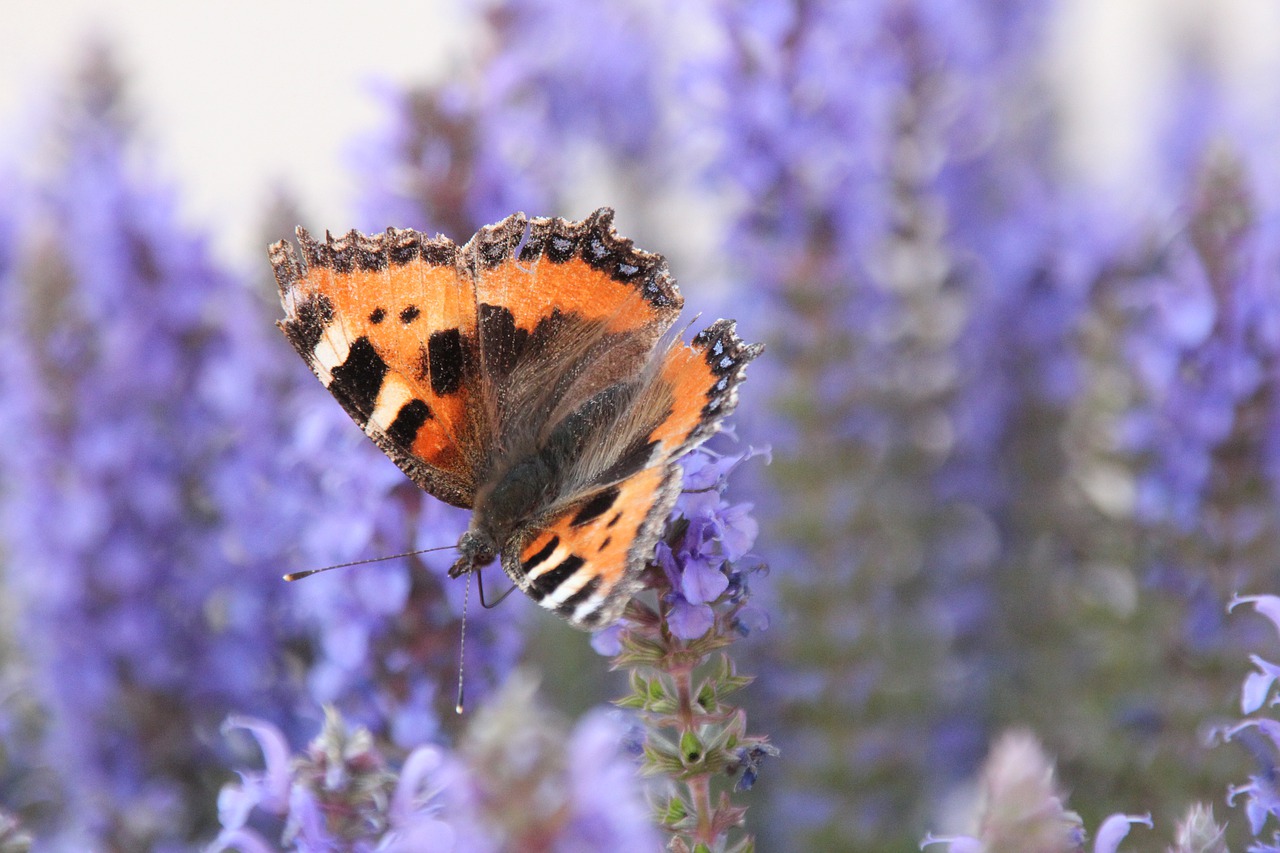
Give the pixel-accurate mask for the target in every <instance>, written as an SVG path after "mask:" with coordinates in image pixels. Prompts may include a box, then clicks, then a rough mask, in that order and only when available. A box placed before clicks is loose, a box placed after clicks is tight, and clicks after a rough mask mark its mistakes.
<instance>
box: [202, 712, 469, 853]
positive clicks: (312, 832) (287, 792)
mask: <svg viewBox="0 0 1280 853" xmlns="http://www.w3.org/2000/svg"><path fill="white" fill-rule="evenodd" d="M226 728H227V730H228V731H230V730H234V729H245V730H247V731H249V732H250V733H251V734H252V735H253V736H254V737H255V738H256V739H257V741H258V744H259V746H260V747H261V749H262V753H263V756H264V758H265V763H266V767H265V769H264V770H263V771H262V772H260V773H255V772H242V773H241V774H240V782H239V783H238V784H237V783H232V784H229V785H227V786H225V787H224V788H223V789H222V793H221V794H220V795H219V797H218V813H219V817H220V820H221V823H222V827H223V829H222V832H221V833H220V834H219V836H218V838H217V840H215V841H214V843H213V844H212V845H211V846H210V847H209V848H208V851H209V853H218V851H223V850H231V849H236V850H240V851H243V853H258V851H260V850H273V849H275V848H274V847H273V846H272V845H271V843H270V842H269V841H268V840H267V838H266V836H265V835H264V834H263V832H261V831H259V830H258V829H256V828H253V827H252V826H250V822H251V819H252V818H253V817H254V814H255V812H258V813H261V814H262V815H264V816H273V817H274V818H276V819H277V820H276V821H275V822H276V823H277V824H282V828H280V829H279V835H280V841H281V843H283V844H285V845H287V847H288V849H292V850H298V851H308V853H309V852H310V851H315V853H319V852H320V851H329V850H351V851H370V853H371V851H373V850H375V849H377V850H379V851H398V852H399V853H409V851H414V853H417V851H421V853H435V851H441V853H447V851H452V850H454V849H456V848H455V844H454V841H455V835H454V830H453V828H452V827H451V826H450V825H449V824H448V823H446V822H445V821H443V820H441V819H440V818H439V817H438V816H437V812H438V810H439V808H438V804H437V803H435V802H434V800H435V796H436V794H437V793H439V791H440V790H441V787H442V785H443V782H442V780H443V779H445V778H447V777H448V776H449V774H450V772H451V771H450V770H447V769H445V764H446V758H445V756H444V755H443V754H442V753H441V752H440V751H439V750H437V749H435V748H434V747H430V746H422V747H419V748H417V749H416V750H414V751H413V752H412V753H410V754H409V756H408V757H407V758H406V759H405V761H404V765H403V767H402V768H401V770H400V773H399V774H398V776H397V774H396V773H395V772H393V771H392V770H390V769H389V768H388V767H387V766H386V763H385V761H384V760H383V757H382V755H381V754H380V753H379V751H378V750H377V748H376V747H375V746H374V742H373V738H372V736H371V735H370V734H369V732H368V731H367V730H365V729H355V730H354V731H348V730H347V728H346V724H345V723H344V722H343V721H342V718H341V717H340V716H339V715H338V714H337V712H336V711H333V710H332V709H329V710H328V711H326V714H325V723H324V728H323V730H322V731H321V733H320V734H319V736H317V737H316V739H315V740H313V741H312V742H311V745H310V746H309V747H308V748H307V750H306V752H305V753H304V754H303V755H301V756H300V757H298V758H297V759H291V758H290V757H289V747H288V744H287V743H286V741H285V738H284V735H283V734H281V732H280V730H279V729H277V728H276V727H275V726H273V725H271V724H270V723H266V722H263V721H261V720H254V719H250V718H239V717H233V718H230V719H229V720H228V721H227V726H226Z"/></svg>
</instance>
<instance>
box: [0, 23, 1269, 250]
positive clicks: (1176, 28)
mask: <svg viewBox="0 0 1280 853" xmlns="http://www.w3.org/2000/svg"><path fill="white" fill-rule="evenodd" d="M461 2H462V0H415V1H414V2H410V0H393V2H373V0H368V1H367V2H362V3H360V4H337V3H324V2H309V3H308V2H302V0H221V1H220V2H217V3H209V4H204V3H175V2H158V0H146V2H126V0H40V2H29V1H28V0H0V15H3V17H4V19H5V22H6V28H5V30H6V31H5V33H4V36H3V41H2V42H0V134H3V133H5V132H6V128H14V127H17V126H19V125H20V124H21V122H22V121H23V119H24V117H25V116H27V115H29V110H30V108H31V106H32V104H31V100H32V97H33V94H34V95H38V94H39V93H40V92H41V91H43V90H42V88H41V87H42V86H46V85H47V84H48V83H49V82H50V81H57V80H60V79H64V78H65V74H66V72H67V70H68V69H69V68H70V67H71V66H72V64H73V63H74V61H75V59H76V58H77V56H78V54H79V47H80V45H81V44H83V42H84V41H85V40H86V39H87V38H88V37H89V36H90V35H92V34H95V33H99V34H103V35H106V36H107V37H109V38H110V39H111V41H112V42H113V43H114V44H115V45H117V47H118V51H117V53H118V56H119V58H120V59H121V60H122V62H123V64H124V66H125V68H126V70H127V71H128V72H129V74H130V82H131V92H132V94H133V99H134V104H135V106H136V108H137V111H138V113H139V114H140V115H141V118H142V119H143V128H144V133H145V135H146V137H147V138H148V139H149V140H150V141H151V143H152V144H153V148H154V150H155V151H156V152H157V154H158V156H159V160H160V171H161V173H162V174H164V175H166V176H168V177H171V178H172V179H173V180H174V181H176V183H177V184H178V186H179V188H180V190H181V196H182V199H183V204H184V208H183V213H184V216H185V217H186V218H187V219H188V220H189V221H190V223H191V224H192V225H194V226H195V227H197V228H199V229H200V230H201V231H203V232H207V233H212V234H214V235H215V237H214V240H215V247H216V248H217V250H218V251H219V252H220V253H221V254H222V255H223V257H224V258H226V259H229V260H232V261H233V262H235V263H236V264H238V265H244V264H247V263H250V262H251V259H254V258H256V257H257V255H258V252H260V250H261V247H260V246H258V245H257V242H258V235H257V234H256V228H258V227H259V226H260V225H261V221H260V218H261V216H262V211H263V209H264V205H265V203H266V201H267V200H268V199H269V198H270V197H271V195H272V191H273V189H274V188H275V187H277V186H279V185H281V184H283V185H285V186H287V187H289V188H290V189H291V190H292V191H293V192H294V194H295V195H296V196H297V198H298V199H299V201H300V202H301V203H302V205H303V209H304V210H306V211H307V213H308V216H309V217H311V218H313V219H314V221H316V222H326V223H327V222H332V223H335V225H334V227H335V229H338V228H341V227H342V225H341V223H343V222H346V221H349V220H350V218H351V214H350V203H351V201H352V199H354V197H355V196H356V188H355V187H354V186H352V185H351V183H350V181H351V176H350V173H349V170H348V168H347V165H346V150H347V146H348V145H350V144H351V141H352V139H353V137H354V136H356V135H357V134H359V133H363V132H367V131H368V130H369V129H371V128H372V127H374V126H376V125H377V124H378V122H379V120H380V118H381V116H380V113H379V106H378V103H377V101H376V100H375V99H374V98H372V97H370V92H371V86H370V84H371V83H372V82H373V81H375V80H389V81H392V82H396V83H408V82H412V81H417V80H422V79H424V78H426V77H427V76H428V75H432V74H439V73H441V72H443V71H444V70H445V69H447V68H449V67H451V66H453V67H456V66H457V65H459V64H461V63H465V62H466V60H467V54H468V52H469V50H470V49H471V46H472V44H473V42H474V39H473V37H472V36H473V31H472V30H471V29H469V27H470V24H469V23H468V20H467V18H466V16H464V15H463V14H462V13H461V12H460V11H459V8H460V5H461ZM854 2H856V0H854ZM1188 43H1191V44H1194V45H1195V46H1196V47H1197V48H1198V49H1200V50H1203V51H1205V52H1206V54H1207V55H1210V56H1211V57H1212V58H1213V60H1212V61H1213V62H1215V63H1216V64H1218V65H1220V66H1221V67H1223V68H1224V69H1225V73H1226V74H1227V75H1228V76H1230V77H1231V78H1232V79H1235V80H1236V81H1237V84H1238V87H1239V88H1240V90H1241V92H1242V93H1243V94H1242V97H1243V98H1244V99H1245V100H1247V98H1248V93H1249V92H1250V91H1251V89H1258V88H1260V87H1259V86H1257V85H1255V84H1256V83H1257V82H1258V81H1261V80H1265V81H1267V84H1268V86H1267V88H1272V87H1273V86H1274V81H1275V80H1276V79H1277V75H1280V62H1278V61H1277V57H1278V55H1280V2H1276V0H1065V2H1064V3H1063V13H1062V16H1061V21H1060V26H1059V27H1058V47H1057V48H1056V49H1055V50H1054V51H1052V53H1051V55H1050V56H1049V57H1047V59H1048V60H1049V61H1050V62H1051V65H1052V67H1053V68H1054V69H1055V71H1056V76H1057V78H1058V79H1059V80H1061V81H1062V83H1063V87H1064V89H1065V90H1066V91H1065V99H1066V104H1067V107H1068V112H1067V115H1068V117H1069V119H1070V121H1069V125H1068V130H1069V132H1068V138H1069V139H1070V140H1071V142H1072V149H1071V150H1072V152H1073V156H1074V158H1075V159H1076V160H1077V161H1078V162H1079V163H1081V164H1082V167H1084V168H1087V169H1089V170H1091V171H1094V172H1097V173H1098V174H1099V175H1100V176H1102V177H1103V178H1104V179H1105V178H1106V177H1107V176H1108V175H1126V174H1132V172H1133V169H1134V168H1135V166H1137V165H1138V164H1139V163H1140V162H1141V160H1142V149H1143V135H1142V126H1143V124H1144V122H1146V121H1148V120H1150V118H1151V117H1152V112H1153V110H1155V109H1157V108H1158V104H1159V101H1160V98H1159V92H1160V90H1161V87H1162V85H1164V83H1165V82H1167V81H1168V78H1169V76H1170V75H1171V73H1172V68H1171V65H1170V61H1171V60H1170V57H1171V56H1172V55H1173V50H1174V48H1175V47H1179V48H1180V49H1185V47H1186V45H1187V44H1188ZM463 236H465V235H463Z"/></svg>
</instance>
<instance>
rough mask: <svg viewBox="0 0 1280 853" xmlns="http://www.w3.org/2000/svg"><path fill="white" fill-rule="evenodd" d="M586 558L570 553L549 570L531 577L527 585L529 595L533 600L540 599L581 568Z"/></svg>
mask: <svg viewBox="0 0 1280 853" xmlns="http://www.w3.org/2000/svg"><path fill="white" fill-rule="evenodd" d="M584 563H586V560H584V559H582V558H581V557H579V556H578V555H577V554H570V555H569V556H567V557H565V558H564V560H562V561H561V563H560V565H558V566H556V567H555V568H554V569H552V570H551V571H549V572H544V573H543V574H540V575H538V576H537V577H536V578H534V579H533V582H532V583H530V585H529V595H530V597H532V598H533V600H534V601H541V600H542V599H544V598H546V597H547V596H548V595H550V594H551V593H553V592H555V591H556V589H557V588H559V586H560V584H562V583H564V582H565V581H566V580H568V579H569V578H571V577H573V575H574V574H575V573H576V572H577V571H578V569H580V568H582V566H583V564H584Z"/></svg>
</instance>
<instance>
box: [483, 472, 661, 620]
mask: <svg viewBox="0 0 1280 853" xmlns="http://www.w3.org/2000/svg"><path fill="white" fill-rule="evenodd" d="M679 491H680V474H679V470H678V469H675V468H669V467H667V466H651V467H649V468H645V469H643V470H642V471H640V472H638V473H636V474H635V475H633V476H631V477H629V478H627V479H626V480H623V481H622V482H620V483H616V484H614V485H611V486H608V487H607V488H604V489H601V490H599V491H597V492H596V493H594V494H592V495H589V496H587V497H585V498H584V499H582V500H580V501H578V502H577V503H576V504H574V505H572V506H570V507H569V508H567V509H566V510H564V511H563V512H561V513H560V514H559V515H558V516H556V517H555V518H552V519H549V520H547V521H545V522H544V523H543V524H542V525H541V526H538V527H537V528H536V529H533V530H530V531H528V532H527V534H526V535H525V536H523V537H519V536H518V537H515V538H513V539H512V541H511V542H510V543H509V545H508V547H507V549H506V551H505V552H504V553H503V555H502V565H503V568H504V569H505V570H506V572H507V574H508V575H510V577H511V579H512V580H513V581H515V583H516V585H517V586H519V587H520V588H521V589H522V590H523V591H524V592H525V593H527V594H528V595H529V597H530V598H532V599H533V600H534V601H536V602H538V604H540V605H541V606H543V607H545V608H547V609H548V610H551V611H554V612H555V613H557V614H559V615H560V616H562V617H564V618H565V619H567V620H568V621H569V622H570V624H572V625H574V626H575V627H578V628H584V629H587V630H592V629H595V628H599V627H602V626H605V625H608V624H610V623H612V622H614V621H615V620H617V618H618V617H619V616H620V615H621V614H622V610H623V608H624V607H626V604H627V602H628V601H629V600H630V599H631V597H632V596H633V595H634V594H635V593H636V592H637V591H639V589H640V587H641V585H642V583H641V575H642V574H643V571H644V567H645V565H646V564H647V563H648V561H649V560H650V559H651V558H652V556H653V547H654V545H655V544H656V543H657V541H658V537H659V536H660V535H661V533H662V527H663V524H664V522H665V521H666V519H667V515H668V514H669V513H670V512H671V507H672V505H673V504H674V503H675V499H676V496H677V495H678V494H679Z"/></svg>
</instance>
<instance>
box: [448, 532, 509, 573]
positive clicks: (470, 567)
mask: <svg viewBox="0 0 1280 853" xmlns="http://www.w3.org/2000/svg"><path fill="white" fill-rule="evenodd" d="M497 556H498V544H497V543H496V542H495V541H494V539H493V537H492V536H490V535H488V534H486V533H485V532H483V531H481V530H475V529H472V530H468V531H467V532H466V533H464V534H462V537H461V538H460V539H459V540H458V559H457V560H455V561H454V563H453V565H452V566H450V567H449V577H451V578H460V577H462V576H463V575H465V574H466V573H467V572H474V571H476V570H477V569H480V568H482V567H484V566H487V565H489V564H490V563H492V562H493V561H494V559H495V558H496V557H497Z"/></svg>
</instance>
